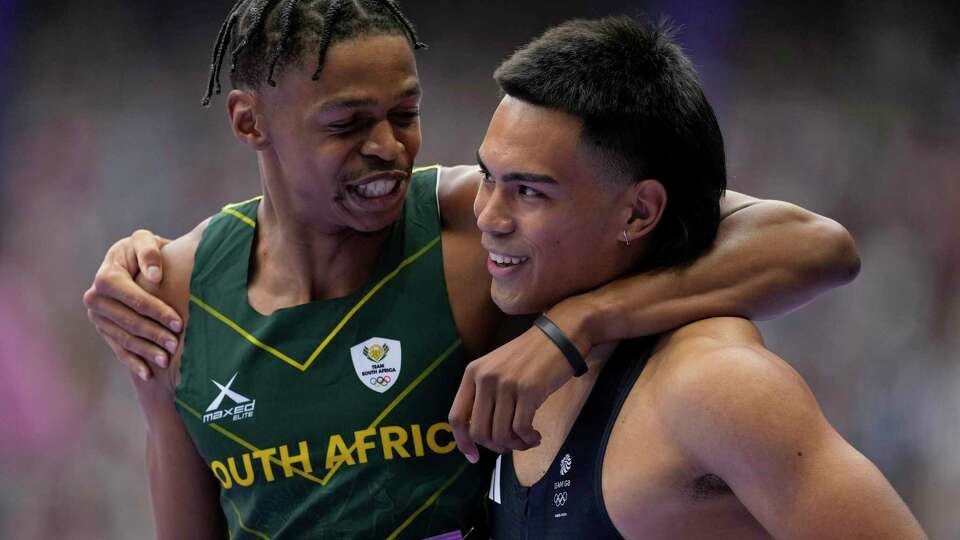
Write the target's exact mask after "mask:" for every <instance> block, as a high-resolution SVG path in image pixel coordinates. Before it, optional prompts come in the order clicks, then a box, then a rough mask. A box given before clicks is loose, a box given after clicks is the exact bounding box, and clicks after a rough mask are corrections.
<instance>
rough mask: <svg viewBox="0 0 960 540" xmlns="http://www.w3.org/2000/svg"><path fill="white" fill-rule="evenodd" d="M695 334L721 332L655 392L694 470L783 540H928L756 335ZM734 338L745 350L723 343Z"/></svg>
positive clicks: (723, 324)
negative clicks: (722, 484)
mask: <svg viewBox="0 0 960 540" xmlns="http://www.w3.org/2000/svg"><path fill="white" fill-rule="evenodd" d="M694 326H700V327H710V326H713V327H715V328H716V329H717V331H718V334H719V336H718V339H711V338H709V337H707V338H697V339H698V340H699V343H698V342H697V340H687V341H688V342H691V343H692V344H691V345H680V346H678V347H677V348H676V351H675V352H667V353H666V354H675V355H676V356H675V358H668V360H667V361H666V362H665V363H664V364H661V365H662V366H664V376H663V378H662V379H661V380H660V381H659V382H657V383H656V386H655V388H656V392H657V401H656V403H657V405H656V410H657V411H658V412H659V414H661V415H662V419H663V424H664V425H666V426H667V428H668V430H670V432H671V433H672V434H673V436H674V437H675V439H676V441H677V442H678V445H679V446H680V447H681V448H682V449H683V450H684V451H685V452H684V453H685V455H688V456H691V458H692V460H693V461H695V462H696V463H695V467H697V468H698V469H700V470H701V471H702V472H704V473H712V474H715V475H717V476H719V477H720V478H722V479H724V481H726V483H727V484H728V485H729V486H730V488H731V489H732V490H733V491H734V493H735V494H736V495H737V498H738V499H739V500H740V501H741V502H742V503H743V504H744V506H746V508H747V509H748V510H749V511H750V512H751V513H752V514H753V515H754V517H756V518H757V520H758V521H759V522H760V523H761V524H762V525H763V526H764V527H765V528H766V529H767V530H768V531H769V532H770V533H771V534H772V535H773V536H775V537H776V538H871V539H875V538H876V539H881V538H890V539H897V540H906V539H913V538H924V537H925V536H924V533H923V530H922V529H921V528H920V524H919V523H917V521H916V519H915V518H914V517H913V515H912V514H911V513H910V510H909V509H908V508H907V506H906V505H905V504H904V502H903V501H902V500H901V499H900V497H899V496H898V495H897V493H896V491H894V489H893V487H891V486H890V484H889V482H887V480H886V478H884V477H883V474H882V473H881V472H880V471H879V470H878V469H877V468H876V467H875V466H874V465H873V464H872V463H871V462H870V461H869V460H868V459H867V458H865V457H864V456H863V455H862V454H861V453H860V452H858V451H857V450H856V449H854V448H853V447H852V446H850V444H849V443H847V442H846V441H845V440H844V439H843V438H842V437H841V436H840V435H839V434H838V433H837V432H836V431H835V430H834V429H833V427H832V426H831V425H830V424H829V423H828V422H827V420H826V418H824V416H823V413H822V412H821V410H820V407H819V405H818V404H817V402H816V399H815V398H814V396H813V394H812V393H811V391H810V389H809V388H808V387H807V385H806V384H805V383H804V381H803V379H802V378H801V377H800V375H799V374H797V373H796V371H794V370H793V369H791V368H790V367H789V366H788V365H787V364H786V363H785V362H784V361H783V360H781V359H780V358H778V357H777V356H776V355H774V354H773V353H771V352H770V351H767V350H766V349H764V348H763V346H762V344H761V342H760V338H759V334H758V333H757V332H756V329H755V328H754V327H753V325H751V324H750V323H748V322H746V321H742V320H740V321H732V324H731V321H730V320H729V319H728V320H723V319H714V320H711V321H703V322H701V323H697V324H696V325H694ZM684 330H687V329H684ZM684 330H681V331H684ZM709 331H712V329H710V330H708V332H709ZM737 334H739V335H737ZM730 337H734V338H735V339H737V340H738V341H739V343H736V344H732V343H722V340H724V339H729V338H730ZM740 338H743V339H740ZM680 356H686V358H679V357H680ZM675 359H676V361H674V360H675Z"/></svg>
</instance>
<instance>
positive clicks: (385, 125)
mask: <svg viewBox="0 0 960 540" xmlns="http://www.w3.org/2000/svg"><path fill="white" fill-rule="evenodd" d="M403 150H404V146H403V143H401V142H400V141H399V140H398V139H397V137H396V135H395V134H394V132H393V126H392V125H391V124H390V122H389V121H387V120H383V121H381V122H377V123H376V124H374V125H373V127H372V128H370V136H369V137H367V140H366V141H364V143H363V146H362V147H361V148H360V153H362V154H363V155H364V156H371V157H378V158H380V159H381V160H383V161H396V159H397V157H399V155H400V153H401V152H403Z"/></svg>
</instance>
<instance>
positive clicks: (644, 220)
mask: <svg viewBox="0 0 960 540" xmlns="http://www.w3.org/2000/svg"><path fill="white" fill-rule="evenodd" d="M630 192H631V197H632V206H633V207H632V210H633V214H632V215H631V216H630V218H629V219H628V220H627V223H625V224H624V228H623V230H624V233H625V234H624V233H621V235H620V241H621V242H628V241H629V242H635V241H637V240H639V239H641V238H643V237H644V236H646V235H648V234H650V231H652V230H653V229H654V227H656V226H657V223H659V222H660V217H661V216H663V210H664V209H665V208H666V207H667V190H666V189H664V188H663V184H661V183H660V182H659V181H658V180H653V179H646V180H641V181H639V182H637V183H636V185H634V186H632V187H631V188H630Z"/></svg>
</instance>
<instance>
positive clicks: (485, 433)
mask: <svg viewBox="0 0 960 540" xmlns="http://www.w3.org/2000/svg"><path fill="white" fill-rule="evenodd" d="M476 385H477V395H476V396H475V397H474V400H473V411H472V413H471V414H470V438H472V439H473V440H474V441H475V442H476V443H477V444H481V445H483V446H486V447H487V448H489V449H491V450H493V451H494V452H497V453H498V454H502V453H504V452H505V451H506V449H505V448H504V447H502V446H500V445H498V444H496V443H494V442H493V436H492V431H493V411H494V398H495V397H496V393H495V388H493V386H494V385H493V381H492V380H491V378H490V377H487V376H484V375H480V376H478V377H477V378H476Z"/></svg>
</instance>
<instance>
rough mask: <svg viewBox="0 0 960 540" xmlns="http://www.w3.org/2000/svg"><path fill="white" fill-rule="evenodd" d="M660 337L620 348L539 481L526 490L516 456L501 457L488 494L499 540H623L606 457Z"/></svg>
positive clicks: (496, 536) (598, 380) (636, 341)
mask: <svg viewBox="0 0 960 540" xmlns="http://www.w3.org/2000/svg"><path fill="white" fill-rule="evenodd" d="M658 337H659V336H651V337H648V338H644V339H640V340H631V341H625V342H622V343H621V344H620V345H619V346H618V347H617V349H616V350H615V351H614V353H613V354H612V355H611V357H610V359H609V360H608V361H607V363H606V364H605V365H604V367H603V369H602V371H601V372H600V376H599V377H597V382H596V383H595V384H594V386H593V389H592V390H591V392H590V395H589V396H588V397H587V401H586V403H584V405H583V409H582V410H581V411H580V415H579V416H577V419H576V420H575V421H574V424H573V427H572V428H571V429H570V434H569V435H567V438H566V440H564V443H563V445H562V446H561V447H560V450H559V451H558V452H557V455H556V457H555V458H554V459H553V463H551V464H550V468H549V469H548V470H547V473H546V474H545V475H544V476H543V478H541V479H540V480H539V481H538V482H536V483H535V484H533V485H532V486H530V487H524V486H521V485H520V482H519V481H518V480H517V474H516V471H515V470H514V468H513V457H512V455H511V454H505V455H503V456H501V457H500V458H498V459H497V464H496V467H495V468H494V471H493V477H492V479H491V482H490V492H489V494H488V497H489V498H490V499H491V500H492V504H490V507H491V509H492V512H491V514H492V518H493V527H492V530H493V538H494V539H495V540H515V539H516V540H519V539H537V538H549V539H561V540H562V539H583V538H590V539H591V540H603V539H607V538H616V539H620V538H622V536H621V535H620V533H619V532H617V529H616V527H614V525H613V522H612V521H610V516H609V515H607V509H606V506H605V505H604V502H603V493H602V491H601V489H600V487H601V476H602V474H603V455H604V453H605V452H606V448H607V441H608V440H609V438H610V433H611V431H612V430H613V426H614V423H615V422H616V419H617V416H618V415H619V413H620V408H621V407H622V406H623V402H624V401H625V400H626V399H627V395H629V394H630V389H631V388H633V384H634V383H635V382H636V380H637V378H638V377H639V376H640V372H642V371H643V368H644V366H645V365H646V363H647V359H648V358H649V357H650V353H651V351H652V349H653V345H654V344H655V343H656V342H657V338H658ZM488 502H490V501H488Z"/></svg>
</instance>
